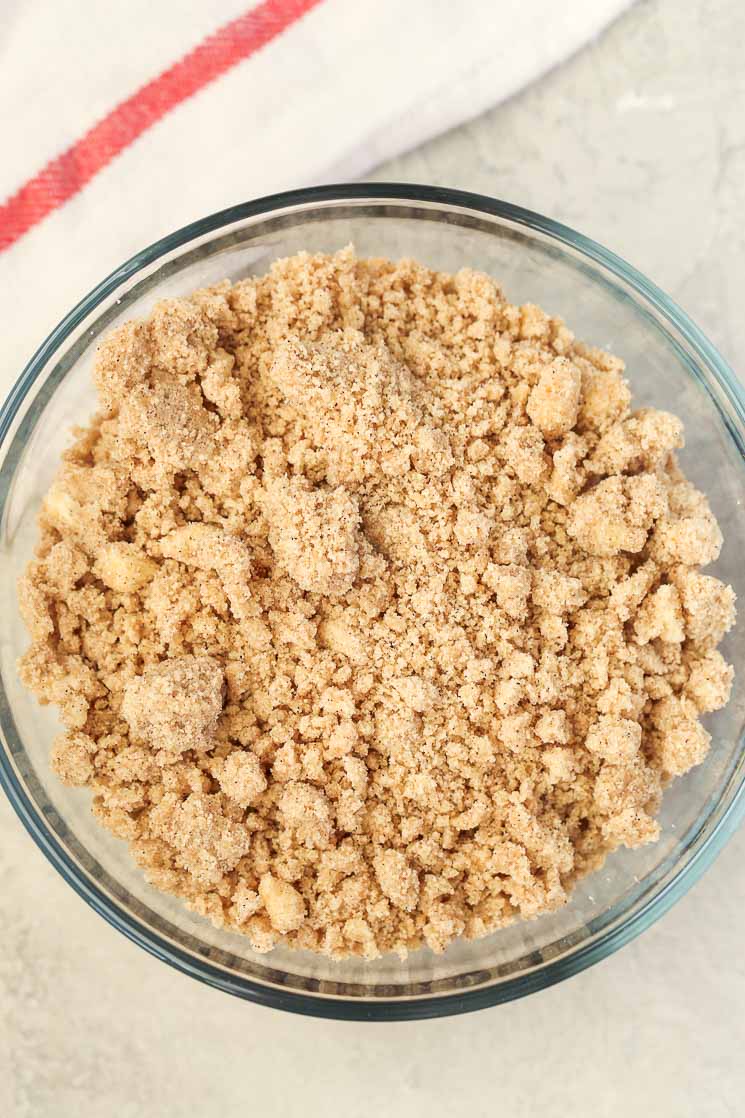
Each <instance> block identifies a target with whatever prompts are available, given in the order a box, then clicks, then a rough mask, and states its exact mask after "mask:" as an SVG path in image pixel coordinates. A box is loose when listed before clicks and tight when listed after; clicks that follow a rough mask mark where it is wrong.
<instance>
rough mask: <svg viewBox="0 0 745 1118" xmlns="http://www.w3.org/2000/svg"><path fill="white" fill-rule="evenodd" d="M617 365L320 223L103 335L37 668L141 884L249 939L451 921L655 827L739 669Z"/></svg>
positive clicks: (31, 599) (669, 424)
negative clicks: (310, 240)
mask: <svg viewBox="0 0 745 1118" xmlns="http://www.w3.org/2000/svg"><path fill="white" fill-rule="evenodd" d="M623 372H624V370H623V364H622V362H621V361H620V359H618V358H617V357H615V356H612V355H610V354H608V353H604V352H602V351H601V350H598V349H594V348H592V347H590V346H587V345H584V344H582V343H581V342H579V341H577V340H575V338H574V336H573V335H572V333H571V332H570V330H569V329H568V328H567V327H566V326H565V325H564V323H563V322H562V321H561V320H560V319H558V318H554V317H551V316H549V315H547V314H546V313H544V312H543V311H542V310H541V309H540V308H539V307H537V306H533V305H525V306H521V307H520V306H513V305H511V304H510V303H508V302H507V301H506V299H505V297H504V295H503V294H502V291H501V289H500V287H499V286H498V284H497V283H495V282H494V280H492V279H490V278H489V277H488V276H486V275H482V274H480V273H478V272H474V271H469V270H467V269H464V270H462V271H460V272H458V273H457V274H455V275H446V274H443V273H438V272H434V271H431V270H430V269H428V268H426V267H424V266H423V265H422V264H419V263H417V262H415V261H413V260H402V261H400V262H398V263H392V262H391V261H388V260H382V259H357V258H356V257H355V255H354V253H353V252H352V250H351V249H345V250H343V251H341V252H338V253H336V254H335V255H333V256H310V255H307V254H299V255H297V256H295V257H291V258H289V259H286V260H279V261H277V262H276V263H275V264H274V265H273V266H272V268H271V270H270V272H269V274H268V275H265V276H262V277H260V278H250V279H245V280H242V281H240V282H238V283H236V284H234V285H231V284H230V283H228V282H227V281H226V282H225V283H222V284H218V285H217V286H215V287H213V288H210V289H208V290H203V291H198V292H196V293H194V294H193V295H192V296H191V297H189V298H183V299H170V300H166V301H164V302H161V303H159V304H158V305H157V306H156V307H155V309H154V311H153V312H152V314H151V316H150V317H149V318H148V319H146V320H144V321H137V322H129V323H127V324H125V325H124V326H120V327H119V328H117V329H116V330H114V331H113V332H112V333H111V334H109V336H108V337H107V338H106V339H105V340H104V341H103V343H102V344H101V346H100V349H99V351H98V355H97V362H96V367H95V382H96V386H97V390H98V396H99V406H100V411H99V412H98V413H97V414H96V416H95V417H94V418H93V419H92V421H91V422H90V423H89V425H88V426H87V427H85V428H82V429H79V430H78V431H77V432H76V436H75V442H74V444H73V446H72V447H71V449H70V450H68V451H67V453H66V454H65V458H64V462H63V464H62V466H61V469H60V471H59V474H58V476H57V478H56V480H55V482H54V484H53V486H52V488H51V490H50V491H49V493H48V495H47V497H46V499H45V501H44V504H43V507H42V510H41V513H40V518H39V523H40V542H39V547H38V552H37V557H36V558H35V559H34V560H33V561H32V562H31V563H30V564H29V567H28V569H27V571H26V573H25V575H24V576H23V578H22V580H21V585H20V596H19V600H20V605H21V609H22V612H23V615H24V618H25V621H26V623H27V626H28V629H29V633H30V636H31V645H30V648H29V649H28V651H27V652H26V654H25V655H24V656H23V658H22V660H21V663H20V673H21V678H22V679H23V681H24V682H25V684H26V685H27V686H28V687H29V688H31V690H32V691H34V693H35V694H36V695H37V696H38V698H39V699H40V701H41V702H42V703H53V704H55V705H56V706H57V707H58V708H59V712H60V716H61V719H62V721H63V723H64V726H65V727H66V729H65V732H64V733H62V734H61V735H60V736H59V737H58V738H57V740H56V741H55V743H54V745H53V748H52V754H51V764H52V767H53V769H54V771H55V772H56V773H57V775H58V776H59V778H60V779H61V780H62V781H64V782H65V783H67V784H72V785H85V786H88V787H90V788H91V790H92V793H93V810H94V813H95V815H96V817H97V818H98V819H99V820H100V822H101V823H102V824H103V825H105V826H106V827H108V828H109V829H110V830H111V831H112V832H113V833H114V834H115V835H117V836H119V837H120V838H122V839H124V840H126V841H127V842H128V843H129V845H130V848H131V852H132V855H133V857H134V859H135V860H136V862H137V863H138V865H140V866H141V867H142V868H143V870H144V873H145V875H146V877H147V880H148V881H149V882H150V883H151V884H152V885H153V886H155V887H156V888H158V889H161V890H164V891H166V892H168V893H172V894H176V895H178V896H180V897H182V898H183V899H184V901H185V902H186V904H187V905H188V906H189V907H190V908H191V909H192V910H193V911H195V912H197V913H199V914H201V915H202V916H205V917H207V918H209V919H210V920H212V921H213V922H214V923H215V924H216V925H217V926H219V927H226V928H228V929H231V930H233V931H238V932H241V933H244V934H245V935H246V936H247V937H248V938H249V940H250V942H251V944H252V945H253V947H254V948H255V949H256V950H257V951H268V950H270V949H271V948H272V947H273V946H275V944H278V943H284V944H287V945H290V946H292V947H295V948H300V949H309V950H312V951H318V952H323V953H324V954H327V955H330V956H332V957H343V956H348V955H359V956H363V957H365V958H369V959H372V958H375V957H377V956H378V955H380V954H382V953H385V952H390V951H395V952H398V953H399V954H401V955H405V954H406V952H407V951H409V950H413V949H416V948H419V947H421V946H422V945H424V944H426V945H428V946H429V947H430V948H431V949H432V950H434V951H436V952H441V951H443V950H444V949H445V948H446V947H447V945H448V944H449V943H451V941H452V940H454V939H455V938H456V937H459V936H465V937H467V938H475V937H479V936H484V935H486V934H488V933H490V932H492V931H494V930H495V929H498V928H501V927H503V926H504V925H506V924H508V923H510V922H511V921H513V920H515V919H516V918H521V917H522V918H530V917H534V916H537V915H539V914H540V913H544V912H548V911H551V910H553V909H556V908H558V907H559V906H561V905H563V904H564V903H565V902H566V900H567V896H568V894H569V892H570V891H571V889H572V887H573V886H574V885H575V883H576V882H577V880H578V879H579V878H581V877H582V876H583V875H585V874H587V873H589V872H591V871H593V870H595V869H597V868H598V867H599V866H600V865H602V863H603V861H604V859H605V858H606V857H607V855H608V854H609V853H611V852H612V851H613V850H614V849H615V848H616V847H618V846H622V845H625V846H628V847H635V846H638V845H640V844H642V843H647V842H652V841H654V840H655V839H656V838H657V837H658V835H659V825H658V823H657V822H656V820H655V814H656V812H657V809H658V807H659V804H660V798H661V794H662V790H663V787H664V785H665V783H666V782H667V781H668V780H669V779H670V778H671V777H673V776H677V775H680V774H682V773H685V772H686V771H687V770H688V769H690V768H691V767H692V766H693V765H697V764H699V763H700V762H701V761H702V760H703V759H704V757H705V756H706V753H707V750H708V748H709V734H708V733H707V731H706V730H705V729H704V727H703V725H702V723H701V722H700V720H699V718H700V715H701V714H702V713H705V712H709V711H713V710H716V709H717V708H719V707H721V706H723V705H724V704H725V703H726V702H727V700H728V698H729V693H730V687H731V682H732V668H731V667H729V666H728V665H727V664H726V663H725V661H724V659H723V658H722V656H721V655H720V653H719V652H718V651H717V649H716V646H717V644H718V643H719V641H720V640H721V638H722V636H723V635H724V633H725V632H726V631H727V630H728V629H729V628H730V627H731V625H732V624H733V622H734V616H735V613H734V593H733V591H732V589H731V588H730V587H728V586H726V585H724V584H723V583H722V582H720V581H719V580H718V579H716V578H714V577H712V576H710V575H706V574H702V573H701V572H700V569H699V568H700V567H702V566H704V565H706V564H708V563H710V562H712V561H713V560H714V559H716V557H717V556H718V554H719V550H720V547H721V543H722V538H721V534H720V532H719V528H718V526H717V523H716V521H715V519H714V517H713V515H712V513H711V511H710V509H709V506H708V503H707V501H706V498H705V497H704V496H703V494H701V493H699V492H698V491H697V490H696V489H695V488H694V487H693V486H692V485H691V484H690V483H689V482H688V481H687V480H686V478H685V477H684V475H683V474H682V473H681V471H680V468H679V466H678V464H677V461H676V451H677V450H678V449H679V448H680V447H681V446H682V445H683V431H682V426H681V423H680V421H679V420H678V419H677V418H676V417H675V416H674V415H670V414H668V413H666V412H661V411H656V410H654V409H651V408H643V409H640V410H638V411H632V410H631V399H630V393H629V389H628V385H627V383H626V381H625V379H624V376H623Z"/></svg>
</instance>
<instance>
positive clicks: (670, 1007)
mask: <svg viewBox="0 0 745 1118" xmlns="http://www.w3.org/2000/svg"><path fill="white" fill-rule="evenodd" d="M743 40H745V6H743V5H741V4H740V3H738V2H737V0H685V2H683V0H646V2H642V3H640V4H638V5H636V6H635V7H634V8H633V9H632V10H631V11H630V12H629V13H628V14H627V15H625V16H624V17H622V18H621V19H620V20H619V21H618V22H617V23H616V24H615V25H614V27H613V28H611V29H610V31H608V32H607V33H606V34H605V35H604V36H603V37H602V38H601V40H600V41H599V42H597V43H595V44H594V45H592V46H591V47H589V48H587V49H586V50H584V51H583V52H582V53H581V54H580V55H578V56H577V57H576V58H574V59H572V60H571V61H570V62H568V63H567V64H566V65H564V66H562V67H561V68H559V69H558V70H557V71H555V72H554V73H552V74H551V75H549V76H548V77H547V78H545V79H544V80H543V81H542V82H540V83H539V84H538V85H537V86H535V87H534V88H531V89H529V90H527V91H526V92H524V93H523V94H522V95H520V96H518V97H516V98H514V99H513V100H512V101H511V102H509V103H508V104H506V105H502V106H500V107H499V108H497V109H495V110H494V111H492V112H490V113H489V114H487V115H486V116H484V117H482V118H480V119H478V120H476V121H474V122H473V123H471V124H468V125H466V126H464V127H462V128H459V129H457V130H456V131H454V132H452V133H450V134H448V135H445V136H443V137H441V138H439V139H437V140H436V141H433V142H431V143H429V144H427V145H426V146H424V147H422V148H421V149H420V150H418V151H416V152H413V153H411V154H409V155H407V156H405V157H402V158H400V159H397V160H395V161H394V162H392V163H390V164H388V165H387V166H385V167H381V168H380V169H379V170H378V172H377V173H376V175H375V176H374V177H375V178H379V179H402V180H408V181H419V182H433V183H442V184H449V185H452V186H459V187H463V188H465V189H470V190H476V191H482V192H484V193H488V194H493V195H497V196H499V197H502V198H507V199H510V200H512V201H517V202H521V203H523V204H524V205H527V206H529V207H532V208H535V209H538V210H540V211H542V212H544V213H547V214H551V215H552V216H554V217H556V218H559V219H561V220H564V221H567V222H568V223H569V224H571V225H574V226H576V227H578V228H580V229H581V230H583V231H584V232H586V233H589V234H590V235H591V236H593V237H596V238H597V239H598V240H600V241H601V242H603V243H605V244H607V245H608V246H610V247H611V248H613V249H615V250H616V251H618V252H620V253H621V255H623V256H625V257H626V258H627V259H629V260H630V261H632V262H633V263H634V264H636V265H637V266H638V267H640V268H641V269H642V270H643V271H645V272H646V273H648V274H649V275H650V276H652V277H653V278H655V279H656V280H657V281H658V282H659V283H660V284H661V285H662V286H663V287H664V288H666V289H667V290H668V291H670V292H671V293H672V295H673V296H674V297H675V298H676V299H678V300H679V301H680V302H681V303H682V304H683V305H684V307H685V308H686V309H687V310H688V311H689V312H690V313H691V314H692V315H693V317H694V318H695V319H697V321H698V322H699V323H700V325H701V326H702V327H703V328H704V329H705V330H706V331H707V332H708V333H709V334H710V335H711V337H712V338H713V339H714V341H715V342H716V343H718V345H719V346H720V347H721V349H722V350H723V352H724V353H725V355H726V356H727V357H728V358H729V359H730V360H731V361H732V362H733V364H735V366H736V367H737V365H738V363H740V367H741V368H742V357H743V353H745V316H743V314H742V310H741V303H742V299H743V295H744V294H745V291H744V287H745V282H744V281H745V243H744V242H745V232H744V230H745V223H744V222H743V211H744V210H745V68H744V67H743V64H742V42H743ZM744 941H745V832H741V833H740V834H739V835H737V836H736V837H735V838H734V839H733V840H732V842H731V843H730V845H729V846H728V848H727V849H726V850H725V851H724V853H723V854H722V855H721V856H720V858H719V859H718V861H717V863H716V864H715V866H714V867H713V868H712V869H711V870H710V871H709V873H708V874H707V875H706V876H705V877H704V879H703V880H702V881H701V882H700V883H699V884H698V885H697V886H695V887H694V889H693V890H692V891H691V892H690V893H689V894H688V896H687V897H685V898H684V899H683V900H682V901H681V902H680V903H679V904H678V905H677V906H676V907H675V908H674V909H673V910H672V911H671V912H670V913H669V914H668V915H667V916H666V917H664V919H663V920H662V921H660V922H659V923H658V924H657V925H656V926H655V927H654V928H652V929H651V930H650V931H649V932H647V933H646V934H645V935H643V936H642V937H641V938H640V939H638V940H636V941H635V942H634V943H632V944H631V945H629V946H628V947H626V948H625V949H624V950H623V951H621V952H620V953H619V954H617V955H615V956H614V957H613V958H611V959H608V960H607V961H605V962H604V963H602V964H600V965H599V966H596V967H595V968H593V969H592V970H590V971H587V972H585V973H584V974H582V975H580V976H578V977H577V978H575V979H573V980H571V981H569V982H567V983H564V984H562V985H561V986H558V987H554V988H552V989H550V990H546V991H544V992H543V993H541V994H538V995H534V996H533V997H531V998H530V999H528V1000H526V1001H522V1002H519V1003H514V1004H512V1005H509V1006H503V1007H500V1008H496V1009H493V1010H488V1011H484V1012H482V1013H478V1014H474V1015H471V1016H468V1017H461V1018H456V1019H445V1020H440V1021H428V1022H421V1023H413V1024H406V1025H389V1026H384V1025H378V1026H370V1025H363V1024H341V1023H337V1022H321V1021H312V1020H304V1019H301V1018H296V1017H292V1016H289V1015H286V1014H281V1013H278V1012H272V1011H269V1010H263V1009H260V1008H257V1007H254V1006H251V1005H248V1004H243V1003H241V1002H238V1001H235V1000H232V999H230V998H228V997H227V996H225V995H222V994H219V993H216V992H214V991H212V990H209V989H207V988H204V987H202V986H200V985H198V984H197V983H196V982H193V981H190V980H189V979H187V978H184V977H182V976H180V975H178V974H176V973H175V972H174V971H171V970H169V969H168V968H167V967H165V966H164V965H163V964H161V963H159V962H157V961H156V960H155V959H152V958H150V957H149V956H147V955H145V954H144V953H143V952H142V951H140V950H139V949H138V948H136V947H134V946H133V945H132V944H130V943H128V942H127V941H126V940H125V939H124V938H123V937H121V936H120V935H118V934H117V933H116V932H114V931H113V930H111V929H110V928H108V927H107V926H106V925H105V924H104V923H103V921H102V920H101V919H100V918H99V917H97V916H96V915H94V913H93V912H92V911H90V910H89V909H88V908H86V906H85V905H84V904H83V903H82V902H81V901H79V900H78V899H77V898H76V897H75V895H74V894H73V893H72V891H71V890H70V889H69V888H68V887H67V886H66V885H65V884H63V882H62V881H61V879H59V878H58V877H57V876H56V875H55V873H54V872H53V871H52V870H51V868H50V867H49V866H48V865H47V863H46V862H45V861H44V859H43V857H42V855H41V854H40V853H39V851H38V850H37V849H36V848H35V847H34V846H33V844H32V843H31V841H30V840H29V839H28V838H27V837H26V835H25V833H24V832H23V831H22V829H21V827H20V824H19V823H18V822H17V821H16V820H15V818H14V817H13V816H12V814H11V812H10V809H9V808H8V807H7V805H6V804H5V803H4V801H3V802H2V803H0V1114H2V1115H8V1116H12V1118H16V1116H19V1118H20V1116H24V1118H25V1116H29V1115H30V1116H33V1118H37V1116H44V1118H46V1116H53V1118H94V1116H95V1118H98V1116H100V1115H109V1114H112V1115H116V1116H117V1118H145V1116H150V1115H158V1116H159V1118H186V1116H192V1115H199V1116H206V1118H213V1116H214V1118H232V1116H236V1118H237V1116H238V1115H243V1114H244V1113H252V1114H261V1115H266V1116H267V1118H275V1116H284V1115H297V1114H301V1113H302V1114H305V1115H307V1116H308V1118H312V1116H314V1115H321V1114H327V1113H332V1114H333V1113H334V1112H336V1111H338V1112H339V1113H342V1114H343V1115H344V1116H345V1118H358V1116H359V1118H361V1116H367V1115H371V1114H375V1113H378V1112H381V1113H382V1112H385V1113H387V1114H389V1115H391V1118H396V1116H397V1115H404V1114H405V1115H407V1118H418V1116H420V1115H421V1116H424V1115H450V1114H455V1113H463V1114H472V1115H474V1116H479V1115H491V1114H494V1113H507V1114H510V1115H511V1116H512V1118H564V1116H566V1115H569V1114H572V1115H573V1116H575V1118H589V1116H590V1115H592V1116H593V1118H626V1116H629V1115H633V1114H636V1113H643V1114H654V1115H655V1116H656V1118H726V1116H735V1115H740V1114H742V1113H743V1112H745V1061H743V1057H742V1052H743V1045H744V1044H745V961H744V959H745V952H743V949H742V944H743V942H744Z"/></svg>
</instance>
